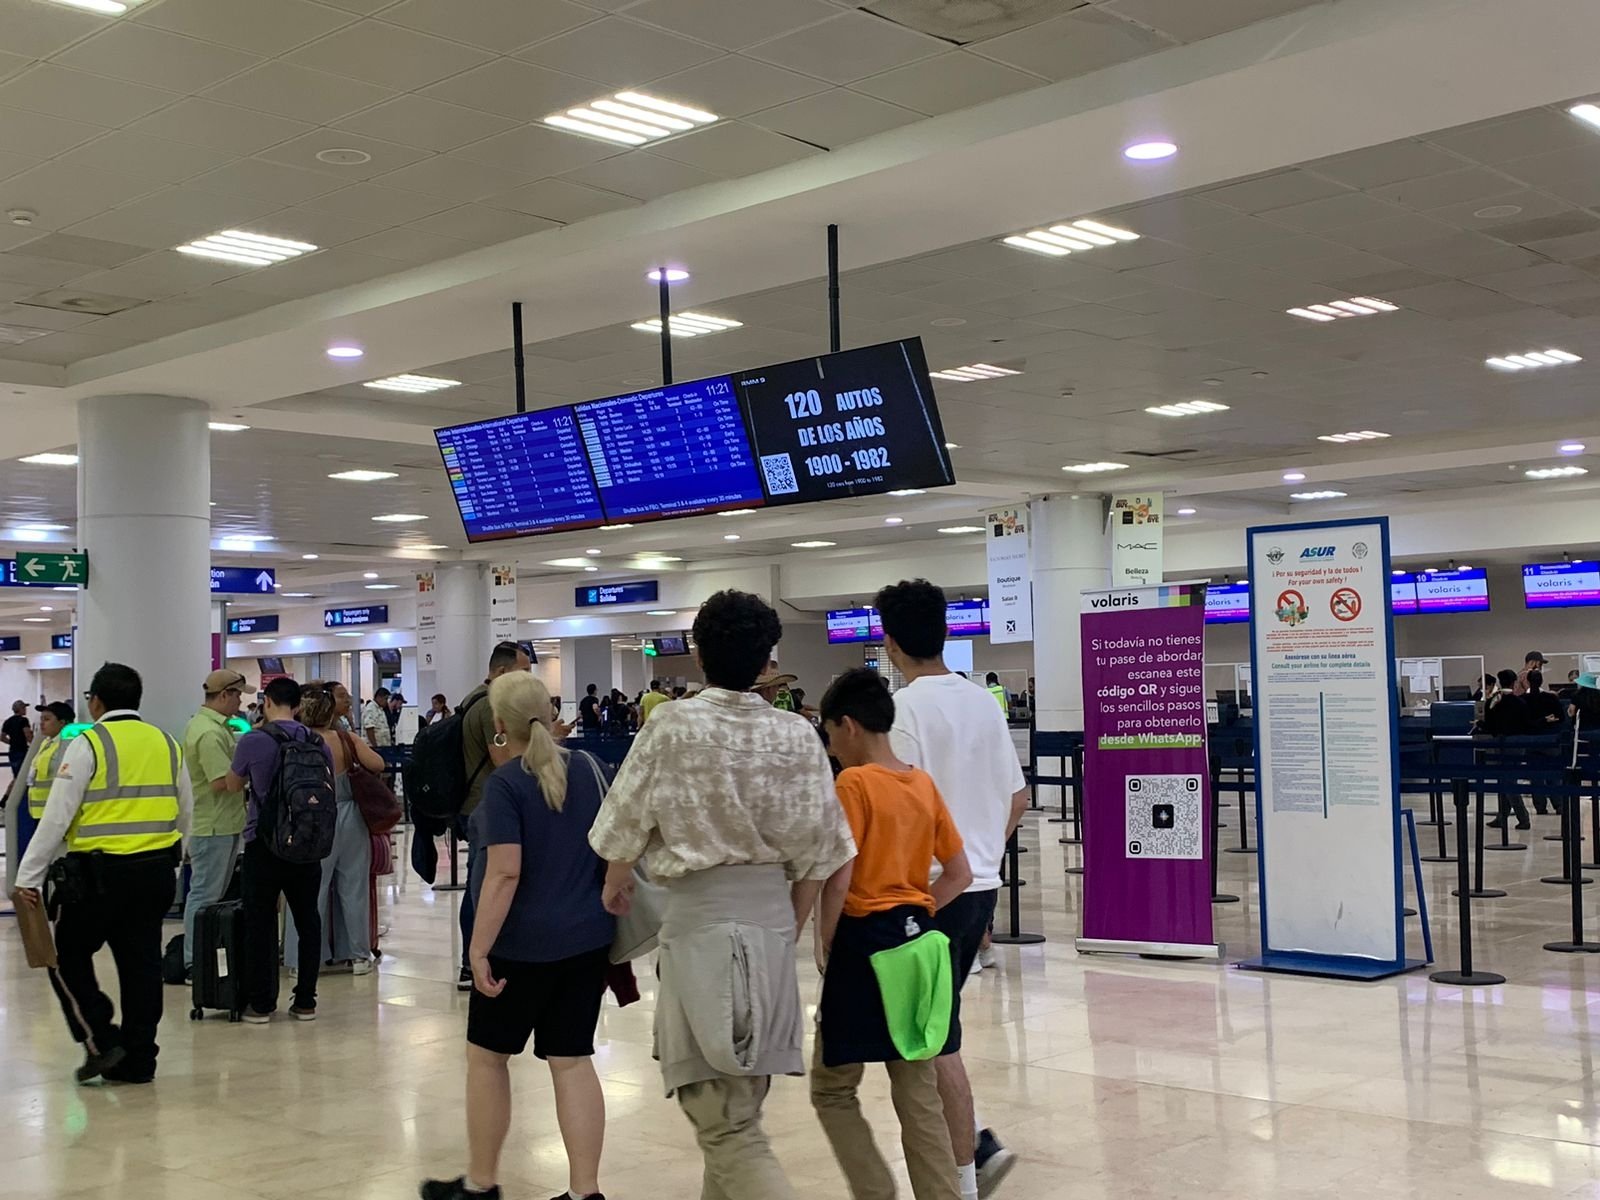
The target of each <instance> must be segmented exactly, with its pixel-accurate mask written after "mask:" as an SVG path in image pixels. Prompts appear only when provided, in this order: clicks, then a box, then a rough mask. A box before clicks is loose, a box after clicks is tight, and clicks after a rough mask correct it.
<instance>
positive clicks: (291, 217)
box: [249, 207, 389, 269]
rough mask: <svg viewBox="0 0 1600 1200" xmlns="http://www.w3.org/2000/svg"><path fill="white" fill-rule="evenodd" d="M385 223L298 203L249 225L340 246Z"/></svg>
mask: <svg viewBox="0 0 1600 1200" xmlns="http://www.w3.org/2000/svg"><path fill="white" fill-rule="evenodd" d="M388 227H389V223H388V222H387V221H382V220H379V219H377V218H376V217H365V216H363V217H348V216H346V217H335V216H332V215H330V214H328V213H322V212H312V211H311V210H310V209H305V208H299V207H292V208H280V209H279V210H278V211H277V212H273V213H268V214H267V215H266V216H264V217H262V218H260V219H259V220H257V221H255V222H253V223H252V224H251V225H250V226H249V228H250V229H251V230H252V231H253V232H256V233H265V234H270V235H271V236H273V237H283V238H291V239H293V240H294V241H297V242H310V243H311V244H312V245H313V246H344V245H346V244H348V243H350V242H353V241H355V240H356V239H357V238H364V237H370V236H372V235H373V234H375V233H379V232H381V231H382V230H384V229H387V228H388ZM271 269H276V268H271Z"/></svg>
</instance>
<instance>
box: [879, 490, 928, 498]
mask: <svg viewBox="0 0 1600 1200" xmlns="http://www.w3.org/2000/svg"><path fill="white" fill-rule="evenodd" d="M887 494H888V495H890V496H926V495H927V494H928V489H927V488H896V489H895V490H894V491H892V492H889V493H887Z"/></svg>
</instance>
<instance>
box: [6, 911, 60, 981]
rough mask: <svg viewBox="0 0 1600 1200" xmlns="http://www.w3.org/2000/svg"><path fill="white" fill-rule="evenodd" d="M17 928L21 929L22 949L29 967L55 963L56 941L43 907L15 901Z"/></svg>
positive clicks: (47, 965)
mask: <svg viewBox="0 0 1600 1200" xmlns="http://www.w3.org/2000/svg"><path fill="white" fill-rule="evenodd" d="M16 907H17V928H18V929H20V930H21V931H22V949H23V952H24V953H25V954H26V955H27V959H28V965H29V966H30V967H53V966H55V965H56V942H55V938H54V937H52V936H51V933H50V921H49V918H47V917H46V916H45V915H44V909H43V908H36V907H32V906H30V905H27V904H23V903H21V902H20V901H18V902H16Z"/></svg>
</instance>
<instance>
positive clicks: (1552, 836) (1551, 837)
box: [1544, 833, 1561, 842]
mask: <svg viewBox="0 0 1600 1200" xmlns="http://www.w3.org/2000/svg"><path fill="white" fill-rule="evenodd" d="M1544 840H1545V841H1547V842H1559V841H1561V835H1560V834H1559V833H1547V834H1545V835H1544Z"/></svg>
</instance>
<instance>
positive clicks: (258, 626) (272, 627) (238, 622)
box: [228, 613, 278, 636]
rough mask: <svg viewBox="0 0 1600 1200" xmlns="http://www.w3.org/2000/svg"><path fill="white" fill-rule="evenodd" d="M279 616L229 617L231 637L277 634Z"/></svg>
mask: <svg viewBox="0 0 1600 1200" xmlns="http://www.w3.org/2000/svg"><path fill="white" fill-rule="evenodd" d="M277 632H278V614H277V613H262V614H260V615H259V616H254V617H229V618H228V633H229V635H230V636H232V635H239V634H246V633H277Z"/></svg>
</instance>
